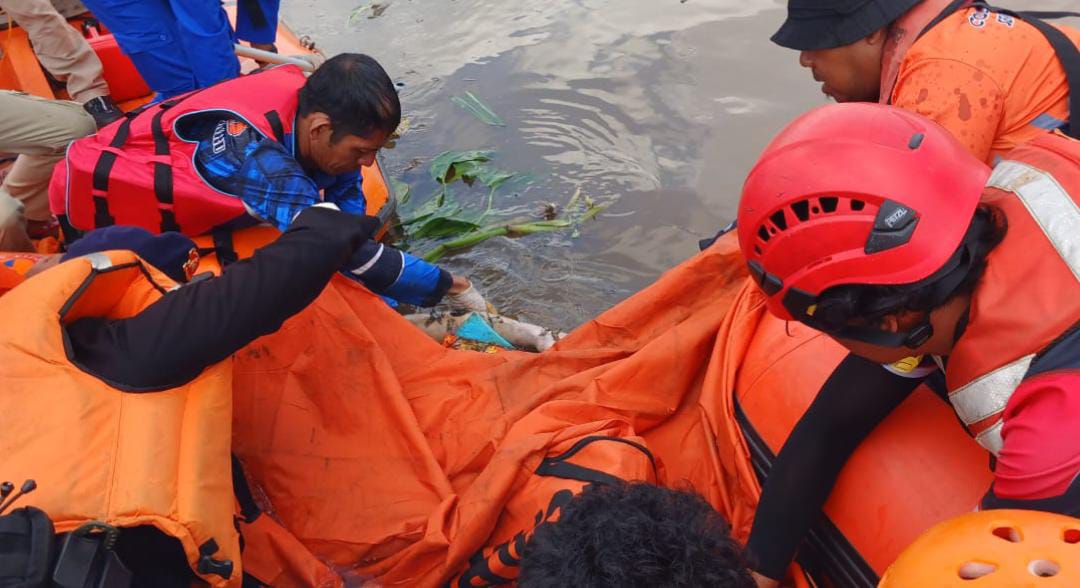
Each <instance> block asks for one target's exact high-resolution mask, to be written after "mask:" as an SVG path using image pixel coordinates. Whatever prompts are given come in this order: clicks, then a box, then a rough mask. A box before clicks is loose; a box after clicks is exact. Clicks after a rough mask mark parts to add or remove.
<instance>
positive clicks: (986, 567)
mask: <svg viewBox="0 0 1080 588" xmlns="http://www.w3.org/2000/svg"><path fill="white" fill-rule="evenodd" d="M995 571H997V566H996V565H994V564H992V563H987V562H982V561H969V562H967V563H965V564H963V565H961V566H960V569H959V570H957V571H956V573H957V575H958V576H960V579H961V580H978V579H979V578H981V577H983V576H989V575H990V574H992V573H994V572H995Z"/></svg>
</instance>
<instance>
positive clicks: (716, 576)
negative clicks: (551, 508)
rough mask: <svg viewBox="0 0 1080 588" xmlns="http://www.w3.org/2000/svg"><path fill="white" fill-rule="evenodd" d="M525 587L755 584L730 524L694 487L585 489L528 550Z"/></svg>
mask: <svg viewBox="0 0 1080 588" xmlns="http://www.w3.org/2000/svg"><path fill="white" fill-rule="evenodd" d="M518 583H519V584H520V585H521V586H522V587H523V588H548V587H550V588H555V587H562V586H583V587H597V588H599V587H606V586H620V587H628V588H633V587H638V586H640V587H642V588H644V587H649V588H653V587H672V588H674V587H681V586H687V587H689V586H717V587H731V588H743V587H752V586H753V585H754V582H753V580H751V578H750V575H749V572H747V567H746V563H745V562H744V561H743V558H742V551H741V549H740V547H739V545H738V544H736V543H735V542H734V541H733V540H732V539H731V537H730V535H729V534H728V525H727V523H725V522H724V520H723V519H722V518H721V517H720V514H719V513H718V512H716V511H715V510H714V509H713V508H712V507H711V506H709V504H708V503H707V502H705V500H704V499H703V498H702V497H701V496H699V495H698V494H695V493H693V492H686V491H680V490H672V489H670V488H663V487H660V486H656V485H652V484H645V483H632V484H619V485H608V484H597V485H590V486H587V487H586V488H585V489H584V490H583V491H582V492H581V494H579V495H578V496H576V497H574V499H573V500H572V501H570V502H569V503H567V505H566V506H565V507H563V509H562V512H561V514H560V515H559V519H558V521H556V522H553V523H546V524H543V525H541V526H540V527H538V528H537V529H536V532H535V533H534V534H533V536H532V538H531V539H529V542H528V544H527V545H526V547H525V551H524V554H523V559H522V562H521V573H520V575H519V577H518Z"/></svg>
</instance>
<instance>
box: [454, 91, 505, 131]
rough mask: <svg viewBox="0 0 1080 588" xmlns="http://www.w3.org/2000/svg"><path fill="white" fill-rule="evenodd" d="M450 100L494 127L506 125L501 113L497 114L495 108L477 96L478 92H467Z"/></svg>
mask: <svg viewBox="0 0 1080 588" xmlns="http://www.w3.org/2000/svg"><path fill="white" fill-rule="evenodd" d="M450 101H451V102H453V103H454V104H457V105H458V106H460V107H461V108H462V109H463V110H465V111H466V112H468V113H469V114H471V115H473V116H475V117H476V118H478V119H480V121H481V122H483V123H484V124H487V125H491V126H493V127H505V126H506V122H504V121H503V119H501V118H499V115H497V114H495V112H494V111H493V110H491V109H490V108H488V106H487V104H484V102H483V101H482V100H480V99H479V98H477V97H476V94H473V93H472V92H468V91H466V92H465V96H453V97H451V98H450Z"/></svg>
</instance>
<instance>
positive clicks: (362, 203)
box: [323, 171, 367, 216]
mask: <svg viewBox="0 0 1080 588" xmlns="http://www.w3.org/2000/svg"><path fill="white" fill-rule="evenodd" d="M363 182H364V177H363V176H362V175H360V172H359V171H354V172H352V173H348V174H343V175H340V176H338V178H337V181H335V182H334V183H333V184H332V185H331V186H329V187H328V188H326V191H325V192H323V194H324V195H325V198H326V201H327V202H333V203H334V204H337V205H338V208H340V209H341V210H342V211H343V212H347V213H349V214H355V215H357V216H364V215H365V214H367V199H366V198H364V189H363Z"/></svg>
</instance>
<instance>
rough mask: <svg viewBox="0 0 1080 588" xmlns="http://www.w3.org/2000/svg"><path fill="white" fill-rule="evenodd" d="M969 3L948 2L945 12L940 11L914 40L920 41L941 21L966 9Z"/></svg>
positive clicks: (963, 0) (969, 0)
mask: <svg viewBox="0 0 1080 588" xmlns="http://www.w3.org/2000/svg"><path fill="white" fill-rule="evenodd" d="M970 2H971V0H953V1H952V2H950V3H949V5H948V6H946V7H945V10H942V11H941V12H940V13H939V14H938V15H937V16H935V17H934V19H933V20H931V21H930V24H928V25H926V26H925V27H924V28H923V30H922V31H920V32H919V36H918V37H915V40H919V39H921V38H922V36H923V35H925V34H926V33H928V32H930V29H932V28H934V27H936V26H938V25H939V24H941V21H943V20H945V19H946V18H949V16H951V15H952V13H954V12H956V11H957V10H960V9H961V8H964V7H966V6H967V5H968V4H969V3H970Z"/></svg>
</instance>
